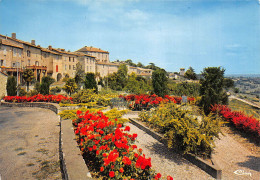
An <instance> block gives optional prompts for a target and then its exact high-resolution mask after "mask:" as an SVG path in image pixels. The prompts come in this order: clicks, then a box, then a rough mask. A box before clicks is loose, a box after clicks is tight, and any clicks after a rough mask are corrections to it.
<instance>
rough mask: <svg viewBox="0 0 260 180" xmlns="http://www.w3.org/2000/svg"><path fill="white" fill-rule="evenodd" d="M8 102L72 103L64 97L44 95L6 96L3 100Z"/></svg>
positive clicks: (68, 98) (70, 99)
mask: <svg viewBox="0 0 260 180" xmlns="http://www.w3.org/2000/svg"><path fill="white" fill-rule="evenodd" d="M3 99H4V100H5V101H6V102H18V103H20V102H53V103H60V102H61V101H62V100H68V101H72V98H71V97H66V96H63V95H42V94H37V95H35V96H30V97H27V96H5V97H4V98H3Z"/></svg>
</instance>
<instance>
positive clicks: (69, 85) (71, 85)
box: [63, 78, 77, 95]
mask: <svg viewBox="0 0 260 180" xmlns="http://www.w3.org/2000/svg"><path fill="white" fill-rule="evenodd" d="M63 89H64V90H65V91H66V92H67V93H68V94H69V95H71V94H72V93H74V92H75V91H76V90H77V84H76V82H75V79H73V78H68V80H67V81H66V83H65V85H64V87H63Z"/></svg>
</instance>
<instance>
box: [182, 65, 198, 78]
mask: <svg viewBox="0 0 260 180" xmlns="http://www.w3.org/2000/svg"><path fill="white" fill-rule="evenodd" d="M184 77H185V78H187V79H192V80H196V79H197V76H196V73H195V71H194V69H193V68H192V67H189V69H188V70H187V71H186V72H185V74H184Z"/></svg>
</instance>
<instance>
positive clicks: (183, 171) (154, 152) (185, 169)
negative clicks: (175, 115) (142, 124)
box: [124, 114, 214, 180]
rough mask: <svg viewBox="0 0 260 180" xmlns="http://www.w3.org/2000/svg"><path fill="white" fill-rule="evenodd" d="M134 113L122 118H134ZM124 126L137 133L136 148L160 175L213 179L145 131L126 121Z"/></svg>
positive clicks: (189, 179)
mask: <svg viewBox="0 0 260 180" xmlns="http://www.w3.org/2000/svg"><path fill="white" fill-rule="evenodd" d="M135 117H137V115H136V114H130V115H129V114H128V115H125V116H124V118H135ZM126 126H130V128H131V130H130V133H131V134H132V133H137V134H138V136H137V141H136V145H137V146H138V148H142V149H143V153H144V154H145V155H146V157H151V159H152V168H153V169H154V170H156V172H160V173H161V174H162V176H164V177H167V176H168V175H170V176H172V177H173V179H175V180H179V179H181V180H186V179H187V180H192V179H194V180H198V179H200V180H205V179H214V178H212V177H211V176H210V175H208V174H207V173H206V172H205V171H203V170H201V169H200V168H198V167H197V166H195V165H193V164H191V163H190V162H189V161H187V160H186V159H184V158H182V157H181V156H180V155H178V154H176V153H174V152H172V151H169V150H168V148H166V147H165V146H164V145H163V144H162V143H160V142H159V141H157V140H156V139H154V138H153V137H151V136H150V135H149V134H147V133H145V132H144V131H142V130H141V129H139V128H137V127H136V126H134V125H132V124H131V123H127V124H126Z"/></svg>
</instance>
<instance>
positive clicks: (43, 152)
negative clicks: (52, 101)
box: [0, 106, 61, 180]
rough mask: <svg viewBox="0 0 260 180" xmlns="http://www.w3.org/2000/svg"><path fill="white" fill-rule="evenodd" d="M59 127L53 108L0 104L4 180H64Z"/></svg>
mask: <svg viewBox="0 0 260 180" xmlns="http://www.w3.org/2000/svg"><path fill="white" fill-rule="evenodd" d="M59 128H60V127H59V118H58V116H57V115H56V114H55V113H54V112H52V111H50V110H46V109H42V108H31V107H30V108H21V107H19V108H8V107H1V106H0V179H1V180H9V179H10V180H16V179H18V180H20V179H23V180H24V179H61V171H60V163H59Z"/></svg>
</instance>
